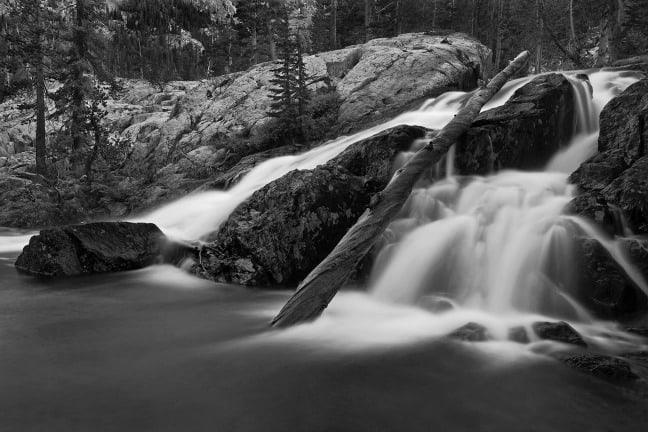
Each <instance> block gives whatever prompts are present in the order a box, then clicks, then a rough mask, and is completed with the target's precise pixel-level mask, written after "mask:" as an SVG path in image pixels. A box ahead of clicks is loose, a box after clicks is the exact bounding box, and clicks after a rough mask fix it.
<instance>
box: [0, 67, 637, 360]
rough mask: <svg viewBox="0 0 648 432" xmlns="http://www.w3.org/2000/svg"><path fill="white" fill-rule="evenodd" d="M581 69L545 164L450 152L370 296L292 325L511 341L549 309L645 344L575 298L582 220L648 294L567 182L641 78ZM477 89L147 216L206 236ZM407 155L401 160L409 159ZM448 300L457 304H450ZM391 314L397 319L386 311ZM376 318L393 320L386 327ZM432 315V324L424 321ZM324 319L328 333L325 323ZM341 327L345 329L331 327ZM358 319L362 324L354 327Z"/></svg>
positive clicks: (409, 214)
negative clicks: (500, 162)
mask: <svg viewBox="0 0 648 432" xmlns="http://www.w3.org/2000/svg"><path fill="white" fill-rule="evenodd" d="M575 74H576V72H574V73H570V75H569V77H570V79H571V80H572V81H573V83H574V87H575V89H576V102H577V103H576V105H577V110H576V111H577V114H578V118H577V119H576V122H575V123H576V124H575V130H574V133H575V136H574V139H573V141H572V143H571V144H570V145H569V146H568V147H567V148H566V149H565V150H563V151H562V152H560V153H559V154H557V155H556V156H555V157H554V158H553V160H552V161H551V162H550V163H549V164H548V166H547V169H546V171H545V172H538V173H523V172H513V171H509V172H501V173H498V174H495V175H492V176H489V177H479V178H473V179H465V178H464V179H462V178H457V177H453V176H452V174H453V158H452V153H450V157H448V158H447V159H446V161H445V164H446V167H445V171H444V172H445V173H446V174H447V175H448V177H447V178H446V179H444V180H441V181H438V182H436V183H434V184H431V185H429V186H425V187H421V188H419V189H417V190H415V191H413V193H412V196H411V197H410V199H409V201H408V203H407V205H406V206H405V208H404V210H403V214H402V217H401V218H400V219H398V220H396V221H394V222H393V223H392V224H391V225H390V227H389V228H388V230H387V231H386V232H385V234H384V236H383V239H382V242H383V244H384V248H383V251H382V252H381V255H380V256H379V257H378V259H377V264H376V266H375V267H376V268H377V269H379V270H378V271H376V272H375V274H374V275H373V279H374V283H373V286H372V290H371V296H370V297H368V296H366V295H363V294H356V295H348V294H346V295H345V294H343V295H340V296H338V298H336V299H335V300H334V302H333V304H332V305H331V308H330V309H329V310H328V312H327V314H325V317H324V318H323V319H322V320H320V321H318V322H317V323H315V324H312V325H310V326H302V327H306V329H303V328H302V329H301V330H295V332H296V333H295V332H290V333H288V334H289V335H290V334H293V335H299V334H300V332H306V333H305V334H303V335H302V336H303V337H304V338H306V339H312V340H313V341H316V340H318V339H321V338H322V337H331V336H325V335H333V334H335V335H337V336H336V337H334V339H336V340H337V341H338V343H341V344H344V341H343V340H346V341H347V342H348V343H349V344H351V345H354V344H357V340H356V339H357V337H355V336H353V335H356V336H358V337H360V335H362V336H361V339H363V340H366V335H367V334H374V336H373V338H370V339H371V340H373V341H374V342H376V343H393V341H394V340H409V339H412V338H413V339H416V338H419V337H423V336H425V337H429V336H434V335H440V334H446V333H447V332H449V331H451V330H452V329H454V328H457V327H459V326H460V325H463V324H465V323H466V322H469V321H477V322H480V323H482V324H484V325H486V326H487V327H488V328H489V331H490V332H491V334H492V335H493V336H495V337H496V338H497V339H499V340H505V339H506V335H507V329H509V328H510V327H512V326H518V325H522V326H525V327H526V328H527V329H528V328H530V325H531V323H533V322H534V321H537V320H539V319H544V318H547V317H549V318H551V319H555V318H565V319H569V320H570V322H572V323H573V324H574V326H575V327H576V328H577V329H578V330H580V331H581V332H583V334H584V336H585V338H586V339H587V341H588V342H590V343H594V344H597V345H599V346H605V347H608V348H610V347H612V348H613V349H621V348H622V347H623V346H625V345H626V344H628V343H630V342H628V341H632V342H633V343H634V342H636V338H635V339H633V338H632V337H631V336H628V335H625V334H621V333H620V332H618V331H617V329H616V328H615V327H614V325H613V324H610V323H599V322H596V321H595V320H593V319H592V318H591V317H590V316H589V315H588V313H587V312H586V310H585V309H584V308H583V307H582V306H581V305H579V304H578V302H577V301H576V300H574V298H573V294H574V293H573V292H572V289H573V286H574V283H573V282H574V281H573V279H572V278H573V276H574V275H573V274H572V273H573V271H572V268H573V267H571V265H570V261H569V257H570V255H571V254H572V251H571V249H570V248H571V242H570V237H571V236H572V235H573V232H574V229H577V228H576V227H580V229H581V230H582V231H585V232H586V234H588V235H593V236H595V237H597V238H600V240H601V241H602V243H603V244H604V246H605V247H607V248H608V250H610V252H611V253H612V255H613V256H614V257H615V258H616V259H618V260H619V261H620V263H621V265H622V267H623V268H624V269H626V271H627V272H628V274H629V275H630V276H631V277H632V278H633V279H634V280H635V282H636V283H637V284H638V286H640V287H642V289H644V290H646V292H647V293H648V289H647V288H646V283H645V281H643V279H642V278H641V276H640V275H639V274H637V273H636V272H635V270H634V269H633V267H632V266H631V265H630V264H629V263H628V262H627V261H626V258H625V257H624V256H622V255H621V254H619V253H618V248H617V247H616V245H615V242H614V241H613V240H610V239H605V238H603V237H602V236H601V235H600V234H599V233H598V232H596V231H595V230H594V229H593V228H591V227H590V225H589V224H588V223H587V222H586V221H582V220H579V219H574V218H568V217H564V216H562V215H561V213H562V210H563V208H564V206H565V205H566V204H567V203H568V202H569V201H570V200H571V199H572V197H573V192H574V191H573V188H572V187H571V186H570V185H569V184H568V182H567V178H568V175H569V173H571V172H572V171H573V170H574V169H575V168H576V167H577V166H578V165H579V164H580V163H581V162H583V161H584V160H586V159H587V158H588V157H589V156H591V155H592V154H594V153H595V152H596V139H597V135H598V116H599V113H600V111H601V109H602V108H603V106H604V105H605V103H607V101H609V100H610V99H611V98H612V97H614V96H616V95H617V94H618V93H620V92H621V91H622V90H623V89H625V88H626V87H627V86H628V85H630V84H631V83H633V82H634V81H636V80H637V76H635V75H632V74H623V73H619V72H607V71H594V72H591V71H590V73H589V74H588V75H589V77H590V82H591V84H592V87H593V92H594V95H593V98H591V96H590V94H589V90H588V89H587V85H585V84H584V83H583V82H582V81H580V80H577V79H575V78H572V76H573V75H575ZM532 78H533V77H529V78H523V79H519V80H515V81H512V82H510V83H508V84H507V85H506V86H505V87H504V88H503V89H502V91H501V92H500V93H499V94H498V95H497V96H496V97H495V98H493V100H492V101H491V102H490V103H489V104H488V105H487V106H486V107H485V109H489V108H493V107H496V106H499V105H501V104H503V103H505V102H506V100H508V98H509V97H510V96H511V95H512V93H513V92H514V91H515V90H516V89H517V88H519V87H521V86H522V85H524V84H525V83H527V82H528V81H529V80H530V79H532ZM469 96H470V93H463V92H450V93H446V94H444V95H442V96H440V97H438V98H436V99H432V100H430V101H428V102H426V103H425V104H424V105H423V106H422V107H421V108H420V109H419V110H417V111H413V112H409V113H406V114H403V115H401V116H399V117H397V118H395V119H394V120H392V121H389V122H386V123H385V124H382V125H379V126H376V127H373V128H371V129H368V130H366V131H363V132H359V133H357V134H354V135H352V136H349V137H343V138H340V139H337V140H335V141H331V142H330V143H328V144H326V145H324V146H321V147H318V148H316V149H313V150H311V151H309V152H306V153H304V154H301V155H296V156H285V157H279V158H275V159H272V160H269V161H266V162H264V163H262V164H260V165H258V166H257V167H255V168H254V169H253V170H252V171H251V172H250V173H248V174H247V175H246V176H245V177H244V178H243V179H241V181H240V182H239V183H238V184H237V185H235V186H234V187H233V188H232V189H230V190H227V191H210V192H202V193H195V194H192V195H190V196H187V197H185V198H183V199H180V200H178V201H176V202H173V203H171V204H169V205H167V206H164V207H162V208H160V209H158V210H156V211H154V212H152V213H150V214H148V215H145V216H142V217H141V218H139V219H138V220H142V221H148V222H153V223H156V224H157V225H158V226H160V227H161V228H162V229H163V230H164V231H165V232H166V233H167V234H168V235H171V236H175V237H177V238H180V239H184V240H199V239H200V238H202V237H203V236H205V235H206V234H209V233H210V232H213V231H214V230H216V229H217V227H218V226H219V225H220V224H221V223H223V222H224V221H225V220H226V219H227V217H228V216H229V215H230V214H231V212H232V211H233V210H234V209H235V208H236V207H237V206H238V205H239V204H240V203H241V202H243V201H244V200H245V199H246V198H248V197H249V196H250V195H251V194H253V193H254V192H255V191H256V190H258V189H259V188H261V187H263V186H264V185H266V184H268V183H269V182H271V181H272V180H275V179H277V178H279V177H280V176H282V175H284V174H285V173H287V172H289V171H291V170H294V169H312V168H314V167H315V166H317V165H319V164H322V163H325V162H326V161H328V160H329V159H331V158H333V157H335V156H336V155H338V154H339V153H340V152H342V151H343V150H344V149H345V148H347V147H348V146H349V145H351V144H353V143H355V142H358V141H360V140H363V139H365V138H368V137H370V136H372V135H374V134H376V133H379V132H381V131H383V130H386V129H388V128H391V127H394V126H397V125H402V124H409V125H419V126H424V127H427V128H430V129H439V128H441V127H443V126H444V125H445V124H446V123H447V122H448V121H449V120H450V119H451V118H452V117H453V116H454V115H455V114H456V112H457V111H458V110H459V109H460V108H461V106H462V105H463V104H464V103H465V102H466V101H467V99H468V98H469ZM407 156H409V155H408V154H407V153H406V154H404V155H403V157H402V158H400V161H401V163H402V162H404V161H405V160H406V159H407ZM4 240H6V239H3V241H2V242H0V243H2V244H3V246H2V247H3V249H2V250H0V252H2V251H9V250H12V249H11V248H16V246H18V243H20V245H19V246H22V245H24V244H25V243H26V238H25V239H23V238H20V239H19V238H18V237H15V238H13V240H12V241H8V242H5V241H4ZM14 240H15V241H14ZM15 250H19V248H16V249H15ZM396 304H398V306H397V305H396ZM444 305H445V306H447V305H451V307H452V308H453V309H452V310H449V311H448V310H445V309H444V311H443V312H440V309H441V306H444ZM424 309H428V310H432V311H434V313H432V314H430V313H429V312H428V311H425V310H424ZM413 311H417V312H415V313H414V312H413ZM271 312H272V311H271ZM386 317H389V320H386V321H385V318H386ZM377 321H381V322H382V323H384V324H385V325H376V322H377ZM396 322H398V323H399V324H396ZM387 323H388V324H389V325H387ZM422 323H425V326H423V327H421V326H422ZM322 326H324V327H325V328H326V330H325V331H321V327H322ZM333 327H335V328H338V329H340V332H334V331H332V328H333ZM354 328H355V329H356V331H350V330H353V329H354ZM348 330H349V331H348ZM337 333H340V334H337ZM610 333H614V334H615V335H616V336H615V337H616V340H615V341H614V342H612V341H611V339H609V338H605V337H601V336H600V335H601V334H610ZM407 335H409V338H408V337H407ZM530 335H531V337H532V339H533V335H532V334H531V333H530ZM369 343H371V342H369Z"/></svg>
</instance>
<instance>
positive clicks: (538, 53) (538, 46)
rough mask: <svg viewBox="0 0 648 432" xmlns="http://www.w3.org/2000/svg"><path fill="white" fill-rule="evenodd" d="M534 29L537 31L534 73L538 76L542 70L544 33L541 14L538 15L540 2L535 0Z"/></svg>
mask: <svg viewBox="0 0 648 432" xmlns="http://www.w3.org/2000/svg"><path fill="white" fill-rule="evenodd" d="M536 27H537V29H538V35H537V41H536V59H535V73H537V74H539V73H540V72H541V69H542V34H543V31H544V30H543V22H542V14H541V13H540V0H536Z"/></svg>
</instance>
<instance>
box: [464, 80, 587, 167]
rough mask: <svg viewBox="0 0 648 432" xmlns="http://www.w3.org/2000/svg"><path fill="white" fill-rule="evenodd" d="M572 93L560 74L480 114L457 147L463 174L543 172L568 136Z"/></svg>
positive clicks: (571, 113) (571, 128) (570, 132)
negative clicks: (514, 171)
mask: <svg viewBox="0 0 648 432" xmlns="http://www.w3.org/2000/svg"><path fill="white" fill-rule="evenodd" d="M573 118H574V93H573V89H572V86H571V84H570V82H569V81H568V80H567V78H565V77H564V76H563V75H560V74H547V75H542V76H539V77H537V78H535V79H534V80H533V81H531V82H529V83H527V84H526V85H524V86H523V87H521V88H520V89H518V90H517V91H516V92H515V93H514V94H513V96H512V97H511V98H510V99H509V100H508V102H506V103H505V104H504V105H502V106H500V107H497V108H493V109H491V110H488V111H486V112H483V113H481V114H480V115H479V117H477V119H476V120H475V121H474V122H473V124H472V127H471V128H470V129H469V130H468V132H467V133H466V134H465V135H464V137H463V138H462V140H461V141H460V142H459V143H458V146H457V159H456V164H457V169H458V170H459V172H460V173H462V174H487V173H489V172H493V171H498V170H501V169H507V168H514V169H537V168H541V167H543V166H544V165H545V164H546V163H547V162H548V161H549V159H550V158H551V157H552V156H553V155H554V154H555V153H556V151H557V150H558V149H560V148H561V147H562V146H564V145H566V144H567V143H568V142H569V140H570V138H571V136H572V132H573Z"/></svg>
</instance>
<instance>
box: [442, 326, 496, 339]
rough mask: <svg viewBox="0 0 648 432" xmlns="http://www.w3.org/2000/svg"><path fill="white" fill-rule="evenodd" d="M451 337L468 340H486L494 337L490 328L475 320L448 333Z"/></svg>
mask: <svg viewBox="0 0 648 432" xmlns="http://www.w3.org/2000/svg"><path fill="white" fill-rule="evenodd" d="M448 337H449V338H450V339H457V340H460V341H466V342H485V341H487V340H489V339H492V337H491V336H490V334H489V333H488V329H487V328H486V327H484V326H483V325H481V324H477V323H474V322H471V323H468V324H466V325H465V326H462V327H459V328H458V329H456V330H455V331H453V332H452V333H450V334H449V335H448Z"/></svg>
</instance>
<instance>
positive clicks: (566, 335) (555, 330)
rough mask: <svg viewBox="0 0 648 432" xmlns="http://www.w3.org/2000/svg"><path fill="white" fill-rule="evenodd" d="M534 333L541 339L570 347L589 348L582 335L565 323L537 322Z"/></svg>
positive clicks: (533, 326)
mask: <svg viewBox="0 0 648 432" xmlns="http://www.w3.org/2000/svg"><path fill="white" fill-rule="evenodd" d="M532 328H533V331H534V332H535V333H536V335H537V336H538V337H539V338H540V339H548V340H553V341H556V342H562V343H565V344H570V345H578V346H583V347H585V346H587V344H586V343H585V341H584V340H583V338H582V337H581V335H579V334H578V332H577V331H576V330H574V328H573V327H572V326H570V325H569V324H567V323H566V322H564V321H558V322H536V323H533V325H532Z"/></svg>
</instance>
